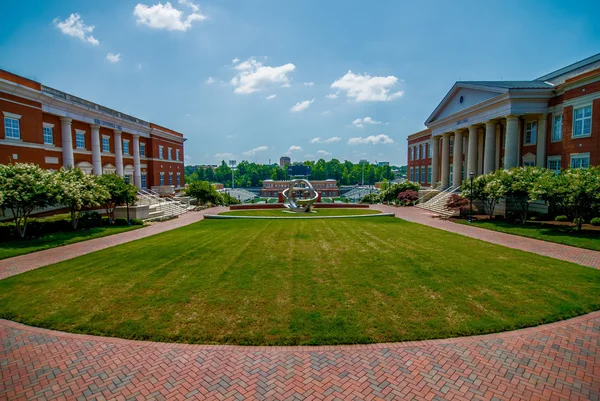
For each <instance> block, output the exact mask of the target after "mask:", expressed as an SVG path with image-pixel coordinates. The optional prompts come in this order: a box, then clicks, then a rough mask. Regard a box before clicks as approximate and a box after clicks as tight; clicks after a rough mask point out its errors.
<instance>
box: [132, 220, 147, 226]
mask: <svg viewBox="0 0 600 401" xmlns="http://www.w3.org/2000/svg"><path fill="white" fill-rule="evenodd" d="M129 222H130V223H131V225H132V226H143V225H144V222H143V221H142V220H140V219H131V220H129Z"/></svg>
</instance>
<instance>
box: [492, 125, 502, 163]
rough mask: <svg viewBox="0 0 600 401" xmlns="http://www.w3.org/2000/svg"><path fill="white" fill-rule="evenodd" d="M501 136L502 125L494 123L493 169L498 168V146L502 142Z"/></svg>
mask: <svg viewBox="0 0 600 401" xmlns="http://www.w3.org/2000/svg"><path fill="white" fill-rule="evenodd" d="M501 137H502V125H500V123H498V124H496V154H495V155H494V162H495V163H494V170H500V148H501V147H502V143H501V142H500V140H501Z"/></svg>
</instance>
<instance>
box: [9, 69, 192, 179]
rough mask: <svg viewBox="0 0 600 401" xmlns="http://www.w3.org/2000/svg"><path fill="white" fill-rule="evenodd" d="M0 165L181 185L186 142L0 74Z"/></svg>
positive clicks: (178, 136)
mask: <svg viewBox="0 0 600 401" xmlns="http://www.w3.org/2000/svg"><path fill="white" fill-rule="evenodd" d="M0 112H1V113H2V119H1V120H0V163H2V164H8V163H14V162H22V163H35V164H38V165H39V166H41V167H43V168H46V169H49V170H58V169H60V168H61V167H63V166H65V167H69V166H75V167H79V168H80V169H81V170H83V171H84V172H85V173H88V174H92V173H93V174H109V173H116V174H118V175H120V176H122V177H125V178H126V179H127V180H129V181H130V182H132V183H134V184H135V185H136V186H137V187H138V188H151V187H153V186H160V185H173V186H175V187H179V186H183V185H184V172H183V156H184V154H183V143H184V142H185V138H184V137H183V135H182V134H181V133H179V132H175V131H173V130H170V129H168V128H165V127H161V126H160V125H156V124H153V123H150V122H147V121H144V120H141V119H139V118H135V117H132V116H129V115H127V114H124V113H121V112H118V111H115V110H112V109H109V108H107V107H104V106H101V105H99V104H95V103H92V102H90V101H87V100H84V99H81V98H79V97H76V96H73V95H70V94H68V93H64V92H61V91H59V90H56V89H53V88H50V87H47V86H45V85H42V84H40V83H39V82H35V81H32V80H29V79H27V78H23V77H20V76H18V75H15V74H12V73H10V72H7V71H3V70H0Z"/></svg>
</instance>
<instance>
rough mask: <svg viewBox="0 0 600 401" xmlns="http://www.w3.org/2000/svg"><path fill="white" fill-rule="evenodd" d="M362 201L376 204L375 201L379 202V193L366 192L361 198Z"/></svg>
mask: <svg viewBox="0 0 600 401" xmlns="http://www.w3.org/2000/svg"><path fill="white" fill-rule="evenodd" d="M360 203H368V204H370V205H372V204H374V203H379V194H375V193H372V194H366V195H365V196H363V197H362V199H361V200H360Z"/></svg>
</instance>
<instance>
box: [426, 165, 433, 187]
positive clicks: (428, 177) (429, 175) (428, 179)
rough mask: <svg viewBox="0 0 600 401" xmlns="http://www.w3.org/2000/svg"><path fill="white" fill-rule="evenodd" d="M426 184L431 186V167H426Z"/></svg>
mask: <svg viewBox="0 0 600 401" xmlns="http://www.w3.org/2000/svg"><path fill="white" fill-rule="evenodd" d="M427 182H428V183H430V184H432V182H431V166H427Z"/></svg>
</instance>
